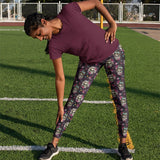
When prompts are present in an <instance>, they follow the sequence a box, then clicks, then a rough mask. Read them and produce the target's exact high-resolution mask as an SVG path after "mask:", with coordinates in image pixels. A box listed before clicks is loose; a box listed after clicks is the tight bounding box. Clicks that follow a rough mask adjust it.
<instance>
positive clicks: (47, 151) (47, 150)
mask: <svg viewBox="0 0 160 160" xmlns="http://www.w3.org/2000/svg"><path fill="white" fill-rule="evenodd" d="M50 150H51V149H50V147H49V146H47V148H46V149H45V150H44V153H45V154H48V153H49V152H50Z"/></svg>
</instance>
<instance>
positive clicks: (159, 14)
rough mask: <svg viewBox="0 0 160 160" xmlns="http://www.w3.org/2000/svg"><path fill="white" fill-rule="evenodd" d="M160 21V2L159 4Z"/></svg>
mask: <svg viewBox="0 0 160 160" xmlns="http://www.w3.org/2000/svg"><path fill="white" fill-rule="evenodd" d="M159 21H160V4H159Z"/></svg>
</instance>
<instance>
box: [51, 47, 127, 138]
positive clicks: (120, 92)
mask: <svg viewBox="0 0 160 160" xmlns="http://www.w3.org/2000/svg"><path fill="white" fill-rule="evenodd" d="M124 61H125V58H124V51H123V49H122V48H121V46H119V47H118V49H117V50H116V51H115V52H114V53H113V54H112V56H110V57H109V58H107V59H106V60H104V61H103V62H100V63H93V64H86V63H82V62H81V61H80V62H79V65H78V69H77V73H76V76H75V80H74V82H73V86H72V90H71V93H70V96H69V98H68V101H67V103H66V104H65V106H64V116H63V121H62V122H61V121H59V122H58V123H57V126H56V128H55V132H54V137H57V138H60V137H61V136H62V133H63V131H64V130H65V129H66V127H67V126H68V125H69V123H70V121H71V120H72V118H73V116H74V114H75V112H76V110H77V109H78V108H79V106H80V105H81V103H82V102H83V100H84V98H85V95H86V93H87V91H88V90H89V88H90V86H91V84H92V82H93V80H94V79H95V78H96V76H97V74H98V72H99V70H100V69H101V67H103V66H104V68H105V71H106V73H107V76H108V79H109V83H110V86H111V92H112V97H113V101H114V103H115V105H116V109H117V119H118V131H119V135H120V137H123V138H125V137H126V134H127V130H128V106H127V100H126V92H125V82H124Z"/></svg>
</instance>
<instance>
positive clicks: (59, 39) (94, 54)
mask: <svg viewBox="0 0 160 160" xmlns="http://www.w3.org/2000/svg"><path fill="white" fill-rule="evenodd" d="M57 17H58V18H59V19H60V20H61V21H62V24H63V26H62V29H61V31H60V32H59V33H58V34H57V35H53V36H52V39H51V40H50V41H49V54H50V58H51V59H57V58H59V57H61V56H62V54H63V53H70V54H73V55H76V56H79V58H80V60H81V61H82V62H85V63H96V62H101V61H103V60H104V59H106V58H108V57H109V56H111V54H112V53H113V52H114V51H115V50H116V49H117V47H118V45H119V41H118V40H117V39H116V40H115V41H114V42H113V43H112V44H111V43H110V42H108V43H106V42H105V38H104V36H105V31H104V30H103V29H101V28H100V27H99V26H97V25H96V24H94V23H92V22H91V21H90V20H88V19H87V18H86V17H85V16H83V14H82V13H81V9H80V7H79V5H78V4H77V3H76V2H72V3H69V4H67V5H66V6H65V7H63V9H62V11H61V13H60V14H59V15H58V16H57Z"/></svg>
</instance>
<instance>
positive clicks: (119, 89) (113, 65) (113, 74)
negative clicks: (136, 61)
mask: <svg viewBox="0 0 160 160" xmlns="http://www.w3.org/2000/svg"><path fill="white" fill-rule="evenodd" d="M124 66H125V56H124V51H123V50H122V48H121V47H120V46H119V47H118V49H117V50H116V51H115V52H114V53H113V55H112V56H111V57H110V58H108V59H107V60H106V62H105V65H104V67H105V70H106V73H107V76H108V79H109V83H110V87H111V92H112V97H113V101H114V103H115V105H116V110H117V119H118V131H119V136H120V141H121V143H126V136H127V130H128V105H127V99H126V91H125V80H124Z"/></svg>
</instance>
